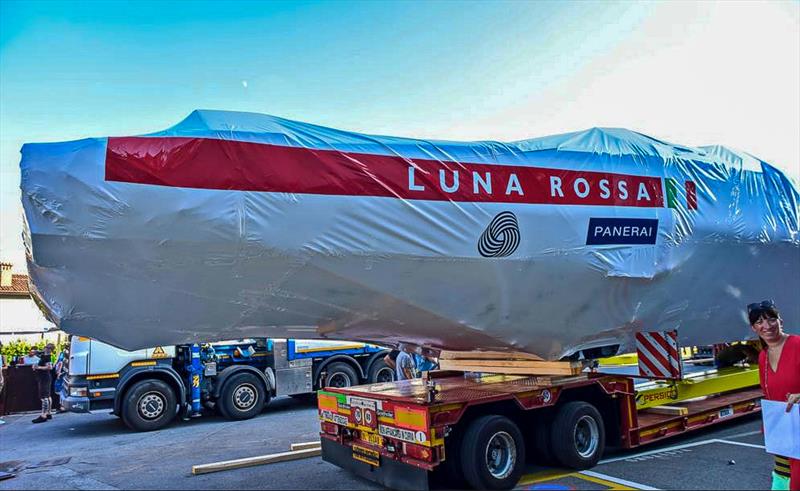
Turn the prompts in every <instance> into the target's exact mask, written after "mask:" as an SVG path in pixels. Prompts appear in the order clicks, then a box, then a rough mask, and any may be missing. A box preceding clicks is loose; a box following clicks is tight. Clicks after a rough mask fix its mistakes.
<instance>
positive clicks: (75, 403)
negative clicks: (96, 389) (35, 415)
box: [58, 390, 89, 413]
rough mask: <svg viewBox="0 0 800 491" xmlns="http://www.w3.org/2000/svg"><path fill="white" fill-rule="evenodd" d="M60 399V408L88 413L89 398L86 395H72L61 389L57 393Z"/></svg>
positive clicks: (72, 411)
mask: <svg viewBox="0 0 800 491" xmlns="http://www.w3.org/2000/svg"><path fill="white" fill-rule="evenodd" d="M58 396H59V400H61V409H63V410H64V411H69V412H71V413H88V412H89V398H88V397H72V396H69V395H67V394H66V391H63V390H62V391H61V393H60V394H58Z"/></svg>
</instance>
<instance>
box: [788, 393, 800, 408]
mask: <svg viewBox="0 0 800 491" xmlns="http://www.w3.org/2000/svg"><path fill="white" fill-rule="evenodd" d="M798 403H800V393H798V394H789V395H788V396H786V412H787V413H788V412H789V411H791V410H792V406H794V405H795V404H798Z"/></svg>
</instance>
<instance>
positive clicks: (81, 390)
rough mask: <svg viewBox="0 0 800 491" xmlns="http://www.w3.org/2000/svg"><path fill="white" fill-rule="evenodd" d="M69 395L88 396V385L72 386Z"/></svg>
mask: <svg viewBox="0 0 800 491" xmlns="http://www.w3.org/2000/svg"><path fill="white" fill-rule="evenodd" d="M69 395H70V396H72V397H86V396H87V395H88V390H87V388H86V387H70V388H69Z"/></svg>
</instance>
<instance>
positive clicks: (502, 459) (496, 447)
mask: <svg viewBox="0 0 800 491" xmlns="http://www.w3.org/2000/svg"><path fill="white" fill-rule="evenodd" d="M516 462H517V445H516V444H515V443H514V438H513V437H512V436H511V435H509V434H508V433H506V432H505V431H499V432H497V433H495V434H494V435H492V438H490V439H489V443H488V444H487V445H486V469H487V470H488V471H489V474H491V475H492V477H493V478H495V479H505V478H507V477H508V476H510V475H511V473H512V472H513V471H514V466H515V465H516Z"/></svg>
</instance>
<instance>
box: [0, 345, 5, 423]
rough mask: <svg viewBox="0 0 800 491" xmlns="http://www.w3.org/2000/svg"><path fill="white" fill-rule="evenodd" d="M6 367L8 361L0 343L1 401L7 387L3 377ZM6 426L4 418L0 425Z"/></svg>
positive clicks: (1, 419) (0, 420) (0, 419)
mask: <svg viewBox="0 0 800 491" xmlns="http://www.w3.org/2000/svg"><path fill="white" fill-rule="evenodd" d="M4 366H6V360H5V358H4V357H3V342H2V341H0V399H2V397H3V389H4V388H5V385H6V380H5V378H4V377H3V367H4ZM4 424H6V422H5V420H4V419H3V418H0V425H4Z"/></svg>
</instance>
